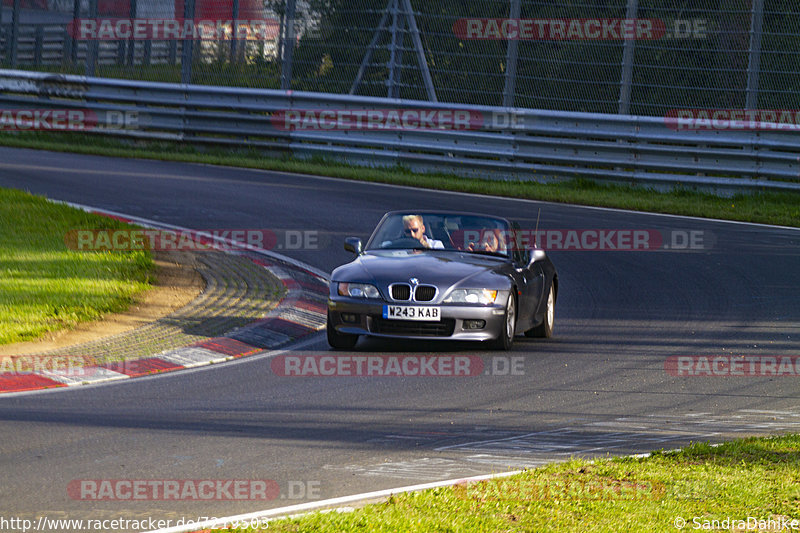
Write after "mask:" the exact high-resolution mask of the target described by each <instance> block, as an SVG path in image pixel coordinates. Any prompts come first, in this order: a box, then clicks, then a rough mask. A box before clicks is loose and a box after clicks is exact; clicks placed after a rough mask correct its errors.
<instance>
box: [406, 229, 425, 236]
mask: <svg viewBox="0 0 800 533" xmlns="http://www.w3.org/2000/svg"><path fill="white" fill-rule="evenodd" d="M421 229H422V228H406V229H404V230H403V233H405V234H406V235H411V234H412V233H416V232H418V231H420V230H421Z"/></svg>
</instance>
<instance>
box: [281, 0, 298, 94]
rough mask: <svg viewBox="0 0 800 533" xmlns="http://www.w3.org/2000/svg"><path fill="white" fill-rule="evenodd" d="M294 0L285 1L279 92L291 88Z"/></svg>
mask: <svg viewBox="0 0 800 533" xmlns="http://www.w3.org/2000/svg"><path fill="white" fill-rule="evenodd" d="M296 7H297V6H296V0H286V15H285V17H284V18H285V20H286V22H285V23H284V25H283V33H284V35H283V56H282V57H281V90H282V91H288V90H289V89H291V88H292V61H293V59H294V45H295V40H296V38H295V33H294V24H295V23H294V17H295V12H296Z"/></svg>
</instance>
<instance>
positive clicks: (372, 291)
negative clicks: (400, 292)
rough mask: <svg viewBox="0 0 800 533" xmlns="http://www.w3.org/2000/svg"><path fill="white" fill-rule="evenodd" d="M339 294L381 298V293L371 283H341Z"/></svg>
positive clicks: (353, 296)
mask: <svg viewBox="0 0 800 533" xmlns="http://www.w3.org/2000/svg"><path fill="white" fill-rule="evenodd" d="M338 291H339V296H350V297H352V298H380V297H381V293H379V292H378V289H376V288H375V286H374V285H370V284H369V283H339V289H338Z"/></svg>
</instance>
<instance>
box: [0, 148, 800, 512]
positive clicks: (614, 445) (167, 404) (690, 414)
mask: <svg viewBox="0 0 800 533" xmlns="http://www.w3.org/2000/svg"><path fill="white" fill-rule="evenodd" d="M0 186H2V187H13V188H19V189H25V190H28V191H30V192H33V193H37V194H43V195H46V196H48V197H50V198H54V199H59V200H67V201H73V202H79V203H83V204H88V205H93V206H96V207H100V208H104V209H110V210H116V211H120V212H124V213H127V214H131V215H135V216H140V217H147V218H151V219H156V220H159V221H162V222H165V223H170V224H176V225H180V226H186V227H191V228H197V229H221V228H228V229H233V228H268V229H291V230H306V231H313V232H316V233H315V235H317V236H318V238H319V242H320V243H321V244H320V246H319V249H309V250H286V249H284V250H277V251H279V252H281V253H285V254H286V255H288V256H290V257H293V258H295V259H299V260H302V261H304V262H307V263H308V264H310V265H312V266H314V267H316V268H319V269H321V270H323V271H325V272H330V271H331V270H332V269H333V268H335V267H336V266H338V265H339V264H341V263H344V262H346V261H348V260H349V258H350V255H349V254H348V253H347V252H345V251H344V250H343V248H342V241H343V239H344V237H346V236H350V235H354V236H359V237H362V238H366V237H367V236H368V235H369V233H370V232H371V230H372V228H373V227H374V225H375V224H376V222H377V221H378V220H379V218H380V217H381V215H382V214H383V213H384V212H386V211H388V210H392V209H406V208H412V209H420V210H424V209H452V210H475V211H480V212H486V213H492V214H499V215H503V216H507V217H509V218H515V219H518V220H520V223H521V224H522V226H523V227H527V228H534V227H535V224H536V218H537V213H538V210H539V208H541V219H540V221H539V229H540V230H570V229H576V230H577V229H594V230H599V229H603V230H609V231H610V230H615V231H620V230H642V229H644V230H654V231H657V232H658V233H659V234H660V235H663V236H664V242H665V243H666V244H667V245H669V246H670V248H668V249H664V248H660V249H657V250H649V251H621V250H616V251H571V250H554V251H551V252H550V255H551V257H552V259H553V261H554V263H555V265H556V267H557V268H558V271H559V278H560V294H559V301H558V305H557V309H556V329H555V337H554V338H553V339H551V340H544V341H543V340H534V339H526V338H524V337H523V338H518V339H517V341H516V343H515V345H514V347H513V349H512V351H511V352H509V353H502V354H501V353H496V352H490V351H485V350H484V349H483V348H482V347H480V346H474V345H471V344H466V345H464V344H458V345H452V344H437V343H388V342H385V341H376V340H363V339H362V340H361V341H360V342H359V344H358V346H357V348H356V351H358V352H360V353H363V354H376V353H386V352H389V353H393V354H396V355H402V354H406V353H409V354H418V353H422V354H426V355H427V354H431V353H435V354H438V355H469V356H479V357H480V358H481V359H482V360H483V362H484V366H485V368H487V369H489V373H488V374H484V375H479V376H474V377H435V378H433V377H417V378H413V377H407V378H397V377H385V378H375V377H361V378H354V377H320V378H316V377H314V378H302V377H300V378H299V377H280V376H277V375H275V374H274V373H273V372H272V371H271V369H270V361H269V359H268V358H267V357H268V356H255V357H252V358H246V359H243V360H239V361H236V362H233V363H230V364H225V365H214V366H212V367H207V368H204V369H201V370H196V371H186V372H180V373H175V374H167V375H161V376H157V377H153V378H142V379H135V380H128V381H126V382H120V383H115V384H108V385H103V386H94V387H85V388H76V389H70V390H60V391H54V392H44V393H35V394H26V395H15V396H7V397H2V396H0V472H2V483H0V502H2V503H0V515H2V516H6V517H8V516H16V517H38V516H42V515H45V516H48V517H49V518H90V519H101V518H108V519H111V518H117V517H122V518H147V517H153V518H156V519H162V520H167V519H169V520H173V524H174V523H175V521H176V520H179V519H181V518H183V519H185V520H190V519H192V520H194V519H197V518H198V517H204V516H216V517H219V516H225V515H232V514H237V513H245V512H250V511H256V510H260V509H266V508H271V507H280V506H285V505H288V504H293V503H300V502H305V501H312V500H314V499H324V498H332V497H337V496H344V495H349V494H354V493H360V492H364V491H369V490H378V489H382V488H391V487H399V486H403V485H410V484H414V483H421V482H425V481H436V480H444V479H451V478H457V477H463V476H470V475H477V474H482V473H489V472H500V471H506V470H508V469H518V468H521V467H524V466H534V465H538V464H542V463H545V462H549V461H553V460H561V459H564V458H567V457H569V456H571V455H580V456H604V455H606V454H627V453H633V452H642V451H647V450H652V449H659V448H675V447H678V446H680V445H682V444H686V443H688V442H690V441H698V440H702V441H705V440H709V441H721V440H724V439H728V438H734V437H737V436H741V435H750V434H767V433H780V432H786V431H799V430H800V368H795V372H794V374H793V375H764V376H727V377H721V376H711V377H709V376H708V375H705V376H703V377H686V376H677V375H673V374H675V372H670V371H668V368H670V367H669V364H668V361H670V360H671V359H670V357H672V356H728V355H736V356H757V357H775V358H780V357H781V356H798V355H800V349H799V347H800V303H798V302H800V282H799V281H798V273H800V231H796V230H791V229H781V228H770V227H765V226H756V225H746V224H732V223H722V222H715V221H704V220H699V219H687V218H679V217H670V216H656V215H648V214H640V213H631V212H622V211H614V210H604V209H592V208H581V207H574V206H568V205H556V204H547V203H537V202H529V201H518V200H511V199H497V198H485V197H477V196H468V195H462V194H453V193H445V192H432V191H424V190H415V189H410V188H398V187H390V186H386V185H370V184H364V183H357V182H347V181H341V180H335V179H329V178H318V177H308V176H300V175H291V174H282V173H273V172H262V171H251V170H240V169H232V168H220V167H211V166H199V165H187V164H178V163H165V162H153V161H136V160H124V159H123V160H116V159H109V158H100V157H90V156H79V155H71V154H55V153H47V152H34V151H26V150H16V149H6V148H0ZM687 236H690V237H691V236H694V239H695V241H694V245H695V246H694V248H691V247H686V246H685V245H686V244H687V242H688V241H686V240H685V238H686V237H687ZM327 349H328V348H327V343H326V342H325V338H324V334H323V335H316V336H315V337H313V338H311V340H308V341H306V342H305V345H304V346H301V347H298V348H296V349H294V350H293V351H295V352H298V353H303V354H305V353H322V352H326V351H327ZM672 360H673V361H674V358H673V359H672ZM776 360H778V359H776ZM512 362H513V363H514V364H515V365H516V366H515V367H514V368H515V369H516V371H515V372H510V371H508V369H509V368H510V367H509V366H508V365H509V364H510V363H512ZM492 370H494V372H492ZM784 373H786V372H784ZM767 374H769V373H768V372H767ZM85 479H94V480H120V479H128V480H154V479H157V480H165V479H173V480H174V479H179V480H186V479H189V480H203V479H214V480H231V479H263V480H274V481H275V482H277V483H278V485H279V486H280V490H281V495H280V497H277V498H275V499H273V500H270V501H243V500H236V501H223V500H213V501H207V502H197V501H130V500H111V501H86V500H81V499H73V498H72V497H71V496H70V493H68V486H69V484H70V482H71V481H73V482H74V480H85Z"/></svg>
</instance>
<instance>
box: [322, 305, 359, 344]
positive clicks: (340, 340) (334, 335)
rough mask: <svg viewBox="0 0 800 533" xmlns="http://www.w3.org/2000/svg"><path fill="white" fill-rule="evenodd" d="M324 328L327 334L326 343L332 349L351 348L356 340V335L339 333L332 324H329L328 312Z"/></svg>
mask: <svg viewBox="0 0 800 533" xmlns="http://www.w3.org/2000/svg"><path fill="white" fill-rule="evenodd" d="M325 329H326V332H327V334H328V344H329V345H330V347H331V348H333V349H334V350H352V349H353V348H354V347H355V345H356V343H357V342H358V335H349V334H347V333H339V332H338V331H336V329H334V327H333V324H331V315H330V313H329V314H328V323H327V326H326V328H325Z"/></svg>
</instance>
